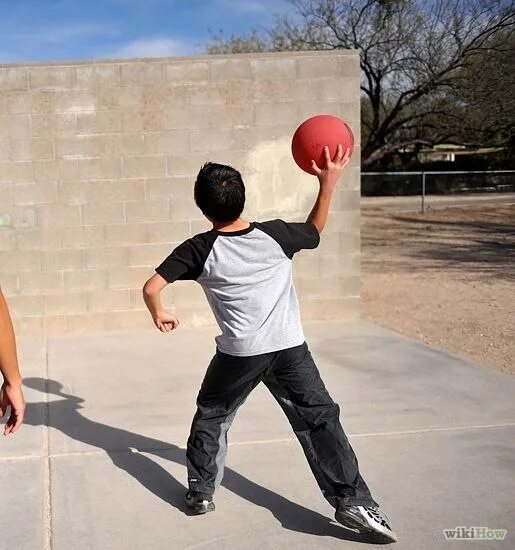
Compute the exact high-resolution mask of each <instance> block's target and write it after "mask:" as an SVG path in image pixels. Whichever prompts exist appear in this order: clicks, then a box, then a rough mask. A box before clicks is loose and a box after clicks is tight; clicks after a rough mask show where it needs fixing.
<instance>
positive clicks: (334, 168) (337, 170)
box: [311, 144, 350, 192]
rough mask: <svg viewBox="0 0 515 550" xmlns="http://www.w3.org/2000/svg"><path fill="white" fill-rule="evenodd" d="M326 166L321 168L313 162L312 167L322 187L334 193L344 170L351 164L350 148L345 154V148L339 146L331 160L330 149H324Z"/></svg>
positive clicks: (326, 147)
mask: <svg viewBox="0 0 515 550" xmlns="http://www.w3.org/2000/svg"><path fill="white" fill-rule="evenodd" d="M324 156H325V166H323V167H319V166H318V165H317V163H316V162H315V161H314V160H312V161H311V166H312V168H313V170H314V171H315V174H316V176H317V178H318V181H319V182H320V187H321V188H322V189H323V190H324V191H331V192H332V191H333V190H334V187H335V185H336V183H337V181H338V179H339V178H340V176H341V175H342V172H343V169H344V168H345V167H346V166H347V164H349V161H350V148H347V149H346V150H345V153H344V152H343V146H342V145H341V144H339V145H338V148H337V149H336V154H335V155H334V158H333V159H331V156H330V154H329V147H328V146H327V145H326V146H325V147H324Z"/></svg>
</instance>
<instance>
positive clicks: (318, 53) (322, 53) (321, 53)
mask: <svg viewBox="0 0 515 550" xmlns="http://www.w3.org/2000/svg"><path fill="white" fill-rule="evenodd" d="M334 56H338V57H357V56H359V50H350V49H349V50H347V49H342V50H307V51H288V52H256V53H233V54H213V55H207V54H204V55H189V56H180V57H134V58H113V59H85V60H62V61H36V62H32V61H25V62H20V63H0V69H12V68H16V67H26V68H31V67H74V66H81V65H113V64H115V65H116V64H118V65H123V64H125V63H165V62H172V63H188V62H196V61H215V60H220V59H235V58H237V59H260V58H299V57H304V58H305V57H334Z"/></svg>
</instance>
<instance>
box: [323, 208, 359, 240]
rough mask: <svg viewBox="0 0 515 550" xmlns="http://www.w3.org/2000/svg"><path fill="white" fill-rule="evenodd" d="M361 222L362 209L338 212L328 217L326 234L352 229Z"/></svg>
mask: <svg viewBox="0 0 515 550" xmlns="http://www.w3.org/2000/svg"><path fill="white" fill-rule="evenodd" d="M359 224H360V211H359V210H356V211H354V210H353V211H348V212H338V213H335V214H332V215H331V216H329V218H328V219H327V224H326V226H325V228H324V235H329V234H332V233H343V232H348V231H352V230H353V229H354V228H355V227H359Z"/></svg>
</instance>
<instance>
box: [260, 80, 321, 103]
mask: <svg viewBox="0 0 515 550" xmlns="http://www.w3.org/2000/svg"><path fill="white" fill-rule="evenodd" d="M302 85H303V82H302V81H299V80H296V79H292V78H283V79H270V78H260V79H259V80H256V82H255V91H254V97H255V100H256V101H257V102H258V103H261V102H263V103H276V102H277V103H289V102H294V101H296V100H297V99H298V96H299V95H301V96H302V95H305V94H303V93H302V92H301V91H299V90H298V87H299V86H302ZM313 99H315V98H314V97H312V98H308V99H307V100H306V101H309V100H313Z"/></svg>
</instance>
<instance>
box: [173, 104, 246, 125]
mask: <svg viewBox="0 0 515 550" xmlns="http://www.w3.org/2000/svg"><path fill="white" fill-rule="evenodd" d="M252 123H253V112H252V109H249V107H248V106H247V105H213V106H207V105H198V106H196V107H190V108H185V107H184V106H172V107H169V108H167V110H166V128H167V129H169V130H173V129H183V128H186V129H195V128H238V127H245V126H251V125H252Z"/></svg>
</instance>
